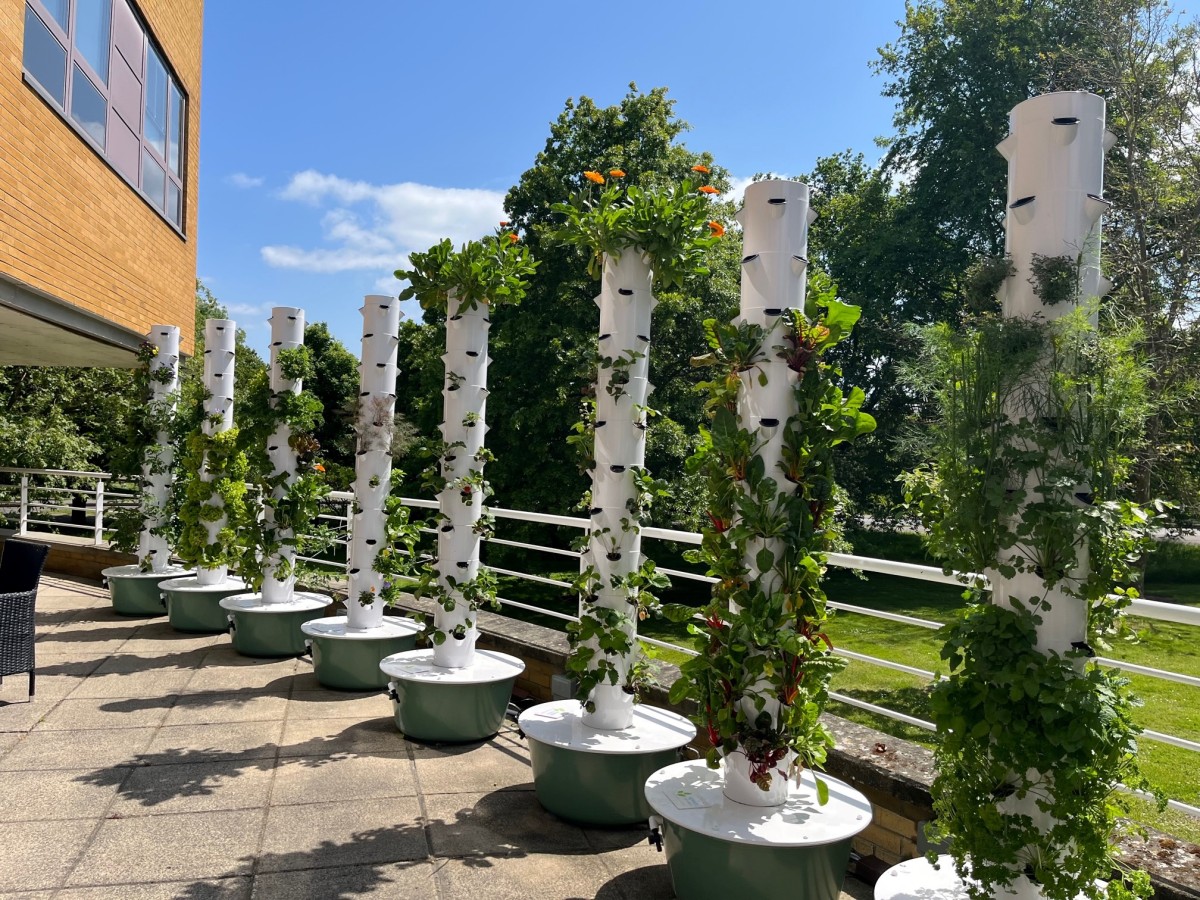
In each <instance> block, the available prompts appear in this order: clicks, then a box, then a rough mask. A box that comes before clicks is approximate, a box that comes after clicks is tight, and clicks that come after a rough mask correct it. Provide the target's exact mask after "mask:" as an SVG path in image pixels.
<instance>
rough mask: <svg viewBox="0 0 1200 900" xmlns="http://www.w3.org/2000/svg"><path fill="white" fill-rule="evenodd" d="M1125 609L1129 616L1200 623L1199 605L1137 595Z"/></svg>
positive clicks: (1193, 623) (1176, 622) (1186, 623)
mask: <svg viewBox="0 0 1200 900" xmlns="http://www.w3.org/2000/svg"><path fill="white" fill-rule="evenodd" d="M1110 596H1111V595H1110ZM1125 611H1126V612H1127V613H1128V614H1129V615H1131V616H1141V617H1142V618H1143V619H1157V620H1158V621H1160V622H1174V623H1175V624H1177V625H1200V606H1184V605H1183V604H1181V603H1163V602H1162V601H1160V600H1143V599H1141V598H1140V597H1138V598H1136V599H1134V600H1133V601H1132V602H1131V603H1130V604H1129V607H1128V608H1127V609H1126V610H1125Z"/></svg>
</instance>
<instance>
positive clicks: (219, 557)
mask: <svg viewBox="0 0 1200 900" xmlns="http://www.w3.org/2000/svg"><path fill="white" fill-rule="evenodd" d="M238 436H239V431H238V429H237V428H230V429H227V430H225V431H221V432H218V433H217V434H213V435H208V434H205V433H204V431H203V430H202V429H201V430H197V431H195V432H193V433H192V434H191V435H190V436H189V437H188V439H187V445H186V446H187V450H186V453H185V454H184V456H183V459H182V461H181V464H180V465H181V468H182V470H183V471H184V472H185V473H186V474H187V476H188V477H187V480H186V484H185V486H184V500H183V504H182V505H181V507H180V509H179V521H180V523H181V529H180V539H179V547H178V553H179V556H180V558H181V559H183V561H184V562H185V563H187V564H188V565H189V566H197V567H200V568H204V569H215V568H217V567H219V566H223V565H228V564H229V563H232V562H234V561H236V560H237V558H238V540H237V532H238V529H239V527H241V526H242V525H243V524H246V522H247V508H246V503H245V496H246V475H247V473H248V471H249V467H248V464H247V462H246V454H245V453H244V452H242V450H241V448H240V446H239V444H238ZM201 473H203V474H204V475H205V476H206V478H201ZM222 516H224V517H225V524H224V526H223V527H222V528H220V529H219V530H218V531H217V533H216V535H215V536H214V539H213V540H210V539H209V530H208V523H210V522H216V521H219V520H220V519H221V517H222Z"/></svg>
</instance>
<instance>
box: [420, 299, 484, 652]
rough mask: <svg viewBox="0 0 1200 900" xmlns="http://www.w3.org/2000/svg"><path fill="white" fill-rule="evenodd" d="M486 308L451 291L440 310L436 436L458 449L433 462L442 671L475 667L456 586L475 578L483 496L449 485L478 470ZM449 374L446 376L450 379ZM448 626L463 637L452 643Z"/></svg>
mask: <svg viewBox="0 0 1200 900" xmlns="http://www.w3.org/2000/svg"><path fill="white" fill-rule="evenodd" d="M490 313H491V310H490V309H489V307H488V306H487V305H486V304H483V303H477V304H475V307H474V308H473V309H464V308H463V306H462V304H461V302H460V301H459V298H458V296H457V294H456V293H455V292H453V291H452V292H451V293H450V297H449V300H448V303H447V306H446V353H445V355H444V356H442V361H443V362H444V363H445V367H446V378H445V384H444V385H443V386H442V439H443V440H444V441H445V442H446V443H447V444H448V445H449V444H461V445H462V446H459V447H455V448H453V449H450V450H447V451H446V454H445V455H444V456H443V457H442V461H441V467H442V469H441V474H442V477H443V478H445V479H446V487H445V488H443V489H442V492H441V493H440V494H439V495H438V509H439V511H440V512H441V514H442V518H441V520H440V522H439V524H438V537H437V542H438V554H437V568H438V586H439V587H440V588H441V589H442V590H443V591H444V592H445V593H446V596H447V597H449V598H450V599H451V600H453V601H454V609H452V610H450V611H449V612H447V611H446V609H445V608H444V607H443V606H442V605H441V604H438V606H437V608H436V609H435V610H434V613H433V624H434V628H436V629H437V630H439V631H441V632H442V633H443V634H445V636H446V639H445V640H444V641H443V642H442V643H440V644H435V645H434V647H433V664H434V665H435V666H439V667H441V668H446V669H463V668H467V667H468V666H471V665H473V664H474V662H475V642H476V641H477V640H478V638H479V623H478V622H477V621H476V613H475V612H473V611H472V610H471V609H470V608H469V604H468V602H467V601H466V600H464V599H463V595H462V591H461V590H460V589H459V587H458V586H459V585H461V584H462V583H463V582H466V581H470V580H471V579H473V578H475V577H477V576H478V575H479V546H480V535H479V534H477V533H476V530H475V528H476V523H478V522H479V519H480V517H481V516H482V515H483V502H484V497H483V494H482V492H481V491H478V490H475V489H474V488H471V487H470V485H468V484H465V483H464V484H460V485H457V486H456V484H455V482H456V481H457V480H458V479H460V478H467V477H469V476H470V474H471V472H472V470H474V471H477V472H481V473H482V472H483V462H482V461H481V460H477V459H476V458H475V457H476V454H478V453H479V451H480V450H482V449H483V447H484V444H485V436H486V434H487V395H488V389H487V369H488V363H489V362H490V360H489V359H488V329H489V327H490V323H491V315H490ZM452 375H453V377H451V376H452ZM455 629H464V630H465V635H464V636H463V637H462V638H456V637H454V635H453V632H454V630H455Z"/></svg>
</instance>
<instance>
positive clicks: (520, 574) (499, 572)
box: [488, 566, 571, 588]
mask: <svg viewBox="0 0 1200 900" xmlns="http://www.w3.org/2000/svg"><path fill="white" fill-rule="evenodd" d="M488 568H489V569H490V570H491V571H493V572H495V573H496V574H497V575H511V576H513V577H514V578H523V579H525V580H526V581H536V582H537V583H538V584H551V585H554V587H561V588H570V587H571V582H569V581H559V580H558V579H557V578H544V577H542V576H541V575H530V574H529V573H528V572H515V571H513V570H512V569H501V568H500V567H499V566H488Z"/></svg>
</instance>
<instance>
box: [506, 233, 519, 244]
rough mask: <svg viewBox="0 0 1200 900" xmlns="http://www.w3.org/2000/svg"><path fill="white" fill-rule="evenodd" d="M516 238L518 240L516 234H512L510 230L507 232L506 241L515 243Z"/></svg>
mask: <svg viewBox="0 0 1200 900" xmlns="http://www.w3.org/2000/svg"><path fill="white" fill-rule="evenodd" d="M518 240H519V239H518V238H517V236H516V235H515V234H513V233H512V232H509V235H508V242H509V243H510V244H515V243H516V242H517V241H518Z"/></svg>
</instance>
